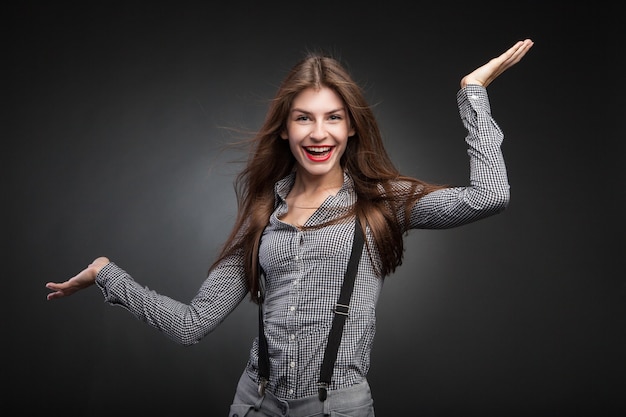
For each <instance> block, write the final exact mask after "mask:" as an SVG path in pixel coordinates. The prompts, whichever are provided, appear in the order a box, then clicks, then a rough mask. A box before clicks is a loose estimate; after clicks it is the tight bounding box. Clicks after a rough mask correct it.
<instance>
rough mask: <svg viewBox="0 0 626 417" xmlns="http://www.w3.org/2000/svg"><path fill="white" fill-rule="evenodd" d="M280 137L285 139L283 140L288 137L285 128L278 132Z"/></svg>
mask: <svg viewBox="0 0 626 417" xmlns="http://www.w3.org/2000/svg"><path fill="white" fill-rule="evenodd" d="M280 137H281V139H285V140H287V139H289V135H288V134H287V131H285V130H282V131H281V132H280Z"/></svg>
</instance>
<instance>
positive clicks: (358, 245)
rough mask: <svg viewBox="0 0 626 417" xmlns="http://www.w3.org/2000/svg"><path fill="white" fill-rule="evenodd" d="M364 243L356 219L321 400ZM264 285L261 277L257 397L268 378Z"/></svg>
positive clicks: (325, 362)
mask: <svg viewBox="0 0 626 417" xmlns="http://www.w3.org/2000/svg"><path fill="white" fill-rule="evenodd" d="M364 241H365V238H364V236H363V231H362V230H361V225H360V223H359V220H358V218H357V219H355V222H354V241H353V243H352V253H351V254H350V260H349V261H348V268H347V269H346V273H345V275H344V279H343V286H342V287H341V293H340V294H339V299H338V300H337V304H335V315H334V317H333V324H332V327H331V329H330V333H329V335H328V342H327V344H326V350H325V351H324V359H323V361H322V367H321V369H320V379H319V381H318V386H319V399H320V401H325V400H326V396H327V390H328V387H329V386H330V381H331V377H332V374H333V368H334V367H335V360H336V359H337V352H338V351H339V344H340V343H341V335H342V333H343V327H344V324H345V322H346V318H347V317H348V312H349V310H350V297H351V296H352V290H353V288H354V279H355V277H356V272H357V269H358V266H359V260H360V259H361V253H362V251H363V244H364ZM261 272H262V271H261ZM260 275H261V274H260ZM264 285H265V281H264V280H263V279H262V278H261V290H260V291H259V395H261V396H262V395H264V393H265V387H266V386H267V382H268V381H269V376H270V364H269V353H268V350H267V339H266V337H265V332H264V330H263V297H264V294H265V289H264Z"/></svg>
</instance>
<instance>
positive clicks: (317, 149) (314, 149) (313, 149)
mask: <svg viewBox="0 0 626 417" xmlns="http://www.w3.org/2000/svg"><path fill="white" fill-rule="evenodd" d="M330 149H331V147H330V146H323V147H315V146H309V147H308V148H306V150H307V151H309V152H319V153H323V152H328V151H330Z"/></svg>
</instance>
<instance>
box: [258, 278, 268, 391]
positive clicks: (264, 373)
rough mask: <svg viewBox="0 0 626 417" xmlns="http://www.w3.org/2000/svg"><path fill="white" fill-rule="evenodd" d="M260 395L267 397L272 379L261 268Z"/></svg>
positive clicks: (263, 281) (263, 279)
mask: <svg viewBox="0 0 626 417" xmlns="http://www.w3.org/2000/svg"><path fill="white" fill-rule="evenodd" d="M259 280H260V283H259V288H260V289H259V395H260V396H261V397H262V396H263V395H265V387H266V386H267V382H268V381H269V379H270V354H269V351H268V350H267V338H266V337H265V331H264V330H263V301H264V298H265V276H264V272H263V269H262V268H261V267H260V266H259Z"/></svg>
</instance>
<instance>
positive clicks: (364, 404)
mask: <svg viewBox="0 0 626 417" xmlns="http://www.w3.org/2000/svg"><path fill="white" fill-rule="evenodd" d="M373 403H374V402H373V400H372V393H371V391H370V386H369V384H368V382H367V380H364V381H363V382H361V383H359V384H356V385H354V386H352V387H348V388H344V389H340V390H335V391H332V390H331V391H328V398H327V399H326V401H320V399H319V398H318V397H317V395H313V396H310V397H305V398H299V399H297V400H283V399H280V398H278V397H276V396H275V395H274V394H272V393H271V392H269V391H266V392H265V395H264V396H263V397H261V396H259V393H258V385H257V384H256V382H254V381H253V380H252V379H251V378H250V377H249V376H248V374H246V372H245V371H244V372H243V373H242V374H241V378H239V383H238V384H237V392H236V393H235V398H234V399H233V404H232V405H231V406H230V413H229V414H228V416H229V417H323V416H331V417H374V405H373Z"/></svg>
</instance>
